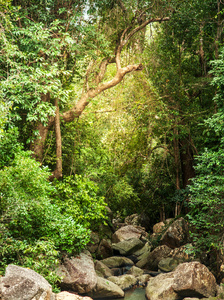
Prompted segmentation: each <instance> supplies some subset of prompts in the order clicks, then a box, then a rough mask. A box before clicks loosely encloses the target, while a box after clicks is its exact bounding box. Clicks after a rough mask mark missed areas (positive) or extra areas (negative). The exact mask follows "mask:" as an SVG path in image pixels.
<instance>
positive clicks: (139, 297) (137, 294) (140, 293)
mask: <svg viewBox="0 0 224 300" xmlns="http://www.w3.org/2000/svg"><path fill="white" fill-rule="evenodd" d="M120 299H121V300H145V299H146V298H145V289H144V288H136V289H135V290H129V291H127V292H125V297H124V298H120ZM110 300H118V299H117V298H116V299H115V298H112V299H111V298H110Z"/></svg>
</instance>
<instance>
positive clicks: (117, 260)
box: [101, 256, 134, 268]
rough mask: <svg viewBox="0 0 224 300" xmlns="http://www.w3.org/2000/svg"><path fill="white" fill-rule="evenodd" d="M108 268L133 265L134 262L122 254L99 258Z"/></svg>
mask: <svg viewBox="0 0 224 300" xmlns="http://www.w3.org/2000/svg"><path fill="white" fill-rule="evenodd" d="M101 262H102V263H103V264H105V265H106V266H107V267H109V268H121V267H125V266H133V265H134V263H133V261H132V260H130V259H129V258H127V257H122V256H112V257H108V258H105V259H103V260H101Z"/></svg>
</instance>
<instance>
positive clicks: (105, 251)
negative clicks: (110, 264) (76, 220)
mask: <svg viewBox="0 0 224 300" xmlns="http://www.w3.org/2000/svg"><path fill="white" fill-rule="evenodd" d="M112 255H113V249H112V246H111V242H109V241H108V240H106V239H102V240H101V241H100V244H99V247H98V249H97V258H98V259H103V258H107V257H110V256H112Z"/></svg>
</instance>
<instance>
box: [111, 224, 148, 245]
mask: <svg viewBox="0 0 224 300" xmlns="http://www.w3.org/2000/svg"><path fill="white" fill-rule="evenodd" d="M146 236H147V233H146V232H145V229H144V228H143V227H140V226H133V225H127V226H123V227H121V228H120V229H118V230H117V231H116V232H115V233H114V234H113V236H112V243H118V242H121V241H124V240H128V239H131V238H137V239H139V238H140V237H146Z"/></svg>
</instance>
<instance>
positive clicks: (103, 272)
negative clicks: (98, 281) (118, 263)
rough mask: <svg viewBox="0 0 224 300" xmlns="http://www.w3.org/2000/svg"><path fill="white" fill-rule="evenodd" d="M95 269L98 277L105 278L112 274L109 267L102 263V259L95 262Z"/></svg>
mask: <svg viewBox="0 0 224 300" xmlns="http://www.w3.org/2000/svg"><path fill="white" fill-rule="evenodd" d="M95 270H96V273H97V275H98V276H100V277H104V278H107V277H110V276H113V274H112V271H111V269H110V268H108V267H107V266H106V265H105V264H104V263H102V261H99V260H97V261H96V262H95ZM99 274H100V275H99Z"/></svg>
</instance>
